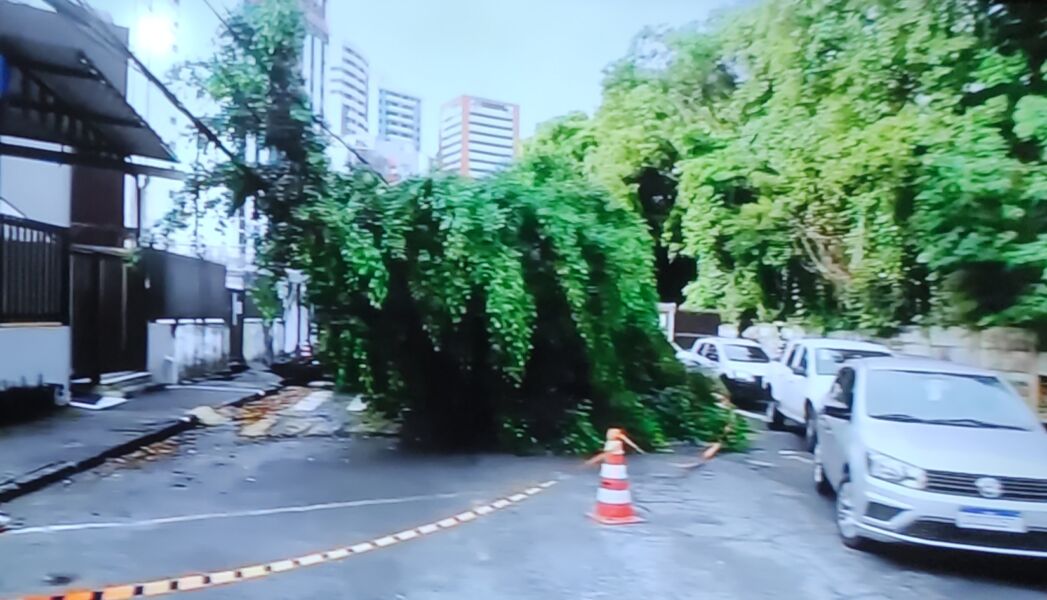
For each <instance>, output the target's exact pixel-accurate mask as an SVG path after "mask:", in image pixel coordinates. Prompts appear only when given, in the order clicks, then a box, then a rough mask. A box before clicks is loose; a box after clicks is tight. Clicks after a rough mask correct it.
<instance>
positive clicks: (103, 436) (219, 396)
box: [0, 371, 280, 502]
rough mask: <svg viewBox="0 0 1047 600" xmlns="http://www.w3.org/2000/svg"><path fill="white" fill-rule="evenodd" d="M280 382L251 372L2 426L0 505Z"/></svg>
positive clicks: (275, 378) (185, 426)
mask: <svg viewBox="0 0 1047 600" xmlns="http://www.w3.org/2000/svg"><path fill="white" fill-rule="evenodd" d="M279 384H280V379H279V377H277V376H276V375H273V374H272V373H267V372H262V371H246V372H244V373H241V374H239V375H237V376H235V377H233V378H230V379H227V380H208V381H201V382H198V383H192V384H187V385H179V386H168V387H167V388H165V389H161V390H158V391H153V392H146V393H143V394H140V395H138V396H135V397H134V398H131V399H129V400H128V401H127V402H126V403H124V404H121V405H120V406H116V407H113V408H110V409H107V410H102V411H91V410H84V409H80V408H72V407H67V408H64V409H61V410H59V411H57V412H55V413H53V414H51V415H48V416H46V417H42V418H40V419H37V420H35V421H31V422H28V423H20V424H15V425H5V426H0V449H2V451H0V502H6V501H8V500H11V499H13V498H16V497H18V496H21V495H23V494H27V493H29V492H32V491H34V490H37V489H39V488H41V487H44V486H46V485H49V484H51V483H54V482H55V481H59V480H62V479H65V478H67V477H69V476H70V475H73V474H74V473H78V472H81V471H84V470H86V469H90V468H92V467H95V466H97V465H99V464H101V463H102V462H104V461H105V460H106V459H108V458H112V457H115V456H120V455H122V454H126V453H128V452H131V451H133V450H135V449H137V448H140V447H141V446H144V445H147V444H151V443H153V442H156V441H159V440H162V439H164V438H167V437H170V436H172V435H174V434H176V433H179V432H181V431H185V430H186V429H190V428H191V427H193V426H194V425H195V421H194V419H193V418H192V417H189V416H188V415H187V414H186V413H187V412H188V411H189V410H191V409H193V408H196V407H198V406H213V407H219V406H225V405H229V404H238V403H241V402H246V401H248V400H250V399H252V398H256V397H260V396H262V395H265V394H267V393H270V392H272V391H274V390H276V389H277V388H278V387H279Z"/></svg>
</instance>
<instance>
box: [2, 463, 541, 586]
mask: <svg viewBox="0 0 1047 600" xmlns="http://www.w3.org/2000/svg"><path fill="white" fill-rule="evenodd" d="M555 484H556V482H555V481H546V482H544V483H542V484H540V485H539V486H537V489H538V490H539V491H542V490H545V489H548V488H550V487H552V486H553V485H555ZM529 489H536V488H529ZM537 493H538V492H534V493H533V494H530V495H527V494H514V495H512V496H510V497H509V498H508V500H506V499H504V498H503V499H499V500H497V501H495V502H492V503H490V504H485V505H484V506H483V507H488V508H490V509H491V510H488V511H484V512H480V510H479V509H480V508H483V507H478V508H474V509H473V510H468V511H465V512H463V513H459V514H458V515H456V516H454V517H449V518H447V519H443V520H441V521H436V522H433V523H427V524H425V525H421V526H419V527H415V528H413V529H407V530H405V531H401V532H400V533H397V534H394V535H386V536H382V537H379V538H376V539H374V540H371V541H370V542H364V543H361V544H356V545H355V546H343V547H341V548H334V549H331V550H327V551H324V552H317V553H315V554H307V555H305V556H300V557H298V558H294V559H288V560H280V561H275V562H269V563H262V564H260V565H250V566H246V567H240V568H239V569H236V570H232V571H220V572H216V573H210V574H206V575H202V574H192V575H185V576H183V577H175V578H172V579H161V580H157V581H150V582H147V583H132V584H127V585H121V586H110V587H106V588H102V589H99V590H68V591H66V592H63V593H60V594H46V595H41V596H19V597H15V598H12V599H11V600H39V599H41V598H49V599H50V600H96V599H98V598H101V599H102V600H110V599H115V600H128V599H130V598H137V597H139V596H162V595H167V594H172V593H175V592H183V591H190V590H201V589H207V588H213V587H217V586H220V585H230V584H233V583H238V582H241V581H246V580H249V579H259V578H262V577H269V576H271V575H273V574H275V573H282V572H285V571H291V570H294V569H299V568H303V567H307V566H311V565H318V564H323V563H326V562H330V561H333V560H340V559H344V558H349V557H352V556H354V555H357V554H362V553H364V552H369V551H371V550H374V549H376V548H382V547H387V546H392V545H395V544H399V543H403V542H407V541H410V540H413V539H418V538H422V537H425V536H424V535H423V534H426V533H433V532H435V531H437V530H438V529H440V528H449V527H452V526H454V525H458V524H461V523H464V522H468V521H474V520H476V519H479V518H480V517H482V516H484V515H487V514H492V513H494V512H497V511H496V510H494V509H495V504H498V503H499V502H505V505H507V504H510V503H517V502H520V501H522V500H525V499H527V498H529V497H531V496H533V495H535V494H537ZM503 506H504V505H503ZM466 515H468V516H466ZM463 516H466V518H465V519H463ZM444 523H450V525H444Z"/></svg>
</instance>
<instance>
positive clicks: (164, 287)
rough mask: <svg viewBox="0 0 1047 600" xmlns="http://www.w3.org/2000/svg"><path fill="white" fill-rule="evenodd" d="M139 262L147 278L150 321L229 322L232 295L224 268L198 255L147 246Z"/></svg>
mask: <svg viewBox="0 0 1047 600" xmlns="http://www.w3.org/2000/svg"><path fill="white" fill-rule="evenodd" d="M141 265H142V268H143V269H144V273H145V276H146V278H147V279H148V281H149V283H148V289H147V290H146V297H147V302H146V305H147V307H148V313H147V316H148V318H149V320H151V321H155V320H157V319H224V320H225V321H226V322H227V323H228V322H230V319H231V313H232V306H233V304H232V298H231V296H230V295H229V290H227V289H226V287H225V276H226V273H225V267H224V266H223V265H220V264H217V263H213V262H208V261H206V260H203V259H199V258H192V257H189V256H181V255H178V254H171V253H168V252H162V251H160V250H154V249H152V248H146V249H143V250H142V257H141Z"/></svg>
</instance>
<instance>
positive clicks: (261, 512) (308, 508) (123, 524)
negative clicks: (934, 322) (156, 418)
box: [3, 492, 466, 537]
mask: <svg viewBox="0 0 1047 600" xmlns="http://www.w3.org/2000/svg"><path fill="white" fill-rule="evenodd" d="M463 494H466V492H457V493H448V494H429V495H424V496H402V497H399V498H372V499H368V500H349V501H346V502H327V503H324V504H307V505H302V506H284V507H281V508H263V509H258V510H244V511H234V512H222V513H203V514H197V515H182V516H177V517H161V518H158V519H145V520H141V521H112V522H100V523H70V524H65V525H46V526H41V527H26V528H24V529H14V530H11V531H8V532H7V533H4V534H3V536H4V537H7V536H13V535H30V534H36V533H62V532H67V531H84V530H87V529H123V528H129V527H150V526H154V525H170V524H172V523H189V522H193V521H208V520H214V519H239V518H243V517H264V516H268V515H280V514H288V513H306V512H314V511H318V510H334V509H339V508H357V507H360V506H380V505H385V504H406V503H409V502H425V501H427V500H446V499H448V498H457V497H459V496H462V495H463Z"/></svg>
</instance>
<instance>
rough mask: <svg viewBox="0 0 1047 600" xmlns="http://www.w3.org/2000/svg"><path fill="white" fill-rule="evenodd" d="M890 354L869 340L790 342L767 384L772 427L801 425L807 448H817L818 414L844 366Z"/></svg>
mask: <svg viewBox="0 0 1047 600" xmlns="http://www.w3.org/2000/svg"><path fill="white" fill-rule="evenodd" d="M890 355H891V350H890V349H889V348H887V347H886V346H881V345H880V344H871V343H868V342H855V341H849V340H834V339H827V338H812V339H801V340H796V341H793V342H789V343H788V344H787V345H786V346H785V350H784V351H783V352H782V356H781V358H780V359H779V360H778V361H775V362H774V363H773V364H772V366H770V367H769V372H768V375H767V379H766V381H765V384H764V387H765V393H766V394H767V397H768V400H769V402H768V406H767V414H768V417H770V422H771V424H770V426H771V429H783V428H784V427H785V424H786V421H787V420H788V421H792V422H795V423H798V424H801V425H803V426H804V428H803V432H804V437H805V438H806V443H807V449H808V450H813V449H814V441H815V437H816V432H815V422H816V416H817V415H818V411H819V410H820V409H821V406H822V399H823V398H824V397H825V394H826V392H828V391H829V387H830V386H831V385H832V381H833V378H835V377H836V371H837V370H839V368H840V365H841V364H843V363H844V362H845V361H848V360H852V359H857V358H869V357H875V356H890Z"/></svg>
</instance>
